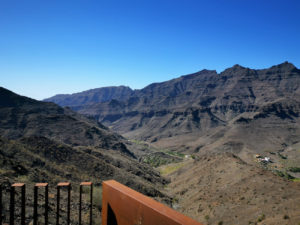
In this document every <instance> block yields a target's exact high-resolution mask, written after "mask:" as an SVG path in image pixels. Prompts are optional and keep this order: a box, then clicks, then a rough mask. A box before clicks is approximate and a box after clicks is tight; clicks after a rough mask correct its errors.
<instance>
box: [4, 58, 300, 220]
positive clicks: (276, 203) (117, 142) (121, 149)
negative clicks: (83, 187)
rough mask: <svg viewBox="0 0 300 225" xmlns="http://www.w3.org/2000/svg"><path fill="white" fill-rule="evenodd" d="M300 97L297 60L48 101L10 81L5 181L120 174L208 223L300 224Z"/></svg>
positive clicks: (6, 183) (97, 180) (76, 179)
mask: <svg viewBox="0 0 300 225" xmlns="http://www.w3.org/2000/svg"><path fill="white" fill-rule="evenodd" d="M299 99H300V70H299V69H298V68H296V67H295V66H294V65H293V64H291V63H288V62H284V63H282V64H279V65H275V66H272V67H270V68H266V69H250V68H245V67H243V66H240V65H234V66H233V67H231V68H228V69H226V70H224V71H223V72H221V73H217V72H216V71H214V70H202V71H199V72H196V73H193V74H189V75H184V76H181V77H178V78H175V79H172V80H169V81H165V82H161V83H153V84H150V85H148V86H146V87H145V88H143V89H140V90H132V89H130V88H129V87H125V86H119V87H105V88H96V89H92V90H87V91H84V92H81V93H75V94H71V95H66V94H64V95H61V94H60V95H57V96H54V97H51V98H48V99H45V100H44V102H41V101H36V100H33V99H29V98H26V97H23V96H19V95H17V94H15V93H13V92H11V91H9V90H7V89H5V88H1V89H0V119H1V120H0V143H1V145H0V157H1V158H0V162H1V164H2V167H1V178H0V181H1V183H2V184H4V186H5V187H6V191H7V192H8V187H9V184H11V183H12V182H17V181H18V182H20V181H24V182H42V181H48V182H50V184H52V185H54V184H55V183H57V182H59V181H62V180H63V181H71V182H73V183H75V184H76V183H78V182H80V181H83V180H90V181H93V182H94V183H95V185H96V187H98V188H100V183H101V181H103V180H107V179H115V180H117V181H119V182H121V183H123V184H125V185H127V186H129V187H131V188H133V189H135V190H137V191H139V192H142V193H144V194H145V195H148V196H150V197H153V198H155V199H157V200H159V201H161V202H163V203H165V204H167V205H169V206H172V207H173V208H174V209H176V210H178V211H179V212H182V213H183V214H185V215H187V216H189V217H192V218H194V219H196V220H198V221H200V222H201V223H203V224H218V225H223V224H237V225H239V224H241V225H242V224H272V225H276V224H278V225H282V224H292V225H298V224H299V223H300V215H299V209H300V204H299V202H300V182H299V180H300V118H299V115H300V101H299ZM99 191H100V189H99ZM77 194H78V193H77ZM75 195H76V193H75ZM30 198H32V196H30ZM53 204H54V203H53ZM52 206H53V207H54V205H52ZM74 207H76V206H74ZM94 207H98V208H99V210H98V214H99V212H100V210H101V207H99V206H97V205H95V206H94ZM53 213H54V212H53Z"/></svg>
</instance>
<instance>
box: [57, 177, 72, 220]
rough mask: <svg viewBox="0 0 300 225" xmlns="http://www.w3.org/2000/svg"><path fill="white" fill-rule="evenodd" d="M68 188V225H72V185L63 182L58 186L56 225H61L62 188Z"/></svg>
mask: <svg viewBox="0 0 300 225" xmlns="http://www.w3.org/2000/svg"><path fill="white" fill-rule="evenodd" d="M61 187H67V189H68V205H67V224H68V225H69V224H70V215H71V184H70V183H69V182H62V183H58V184H57V210H56V225H59V199H60V188H61Z"/></svg>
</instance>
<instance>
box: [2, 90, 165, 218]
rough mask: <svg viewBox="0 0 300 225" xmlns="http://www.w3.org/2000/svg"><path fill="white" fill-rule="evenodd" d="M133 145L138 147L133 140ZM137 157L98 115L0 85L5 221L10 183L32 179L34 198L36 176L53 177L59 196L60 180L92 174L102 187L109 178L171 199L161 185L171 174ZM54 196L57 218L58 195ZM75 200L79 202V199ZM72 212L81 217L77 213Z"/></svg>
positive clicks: (42, 179) (73, 180)
mask: <svg viewBox="0 0 300 225" xmlns="http://www.w3.org/2000/svg"><path fill="white" fill-rule="evenodd" d="M129 146H130V147H133V148H134V146H133V143H131V144H130V145H129ZM133 150H134V149H133ZM135 158H136V157H135V155H134V154H133V153H132V151H131V150H130V149H128V148H127V147H126V140H125V139H124V138H122V137H121V136H120V135H117V134H115V133H112V132H111V131H109V130H108V129H107V128H106V127H104V126H103V125H102V124H100V123H98V122H96V121H95V120H91V119H88V118H86V117H84V116H81V115H79V114H77V113H75V112H72V111H71V110H70V109H63V108H61V107H59V106H57V105H55V104H54V103H45V102H39V101H35V100H33V99H30V98H26V97H22V96H19V95H16V94H14V93H13V92H11V91H9V90H6V89H4V88H0V164H1V169H0V172H1V177H0V184H1V185H2V187H3V189H4V190H3V192H4V193H7V194H4V200H3V202H4V207H5V212H4V214H5V215H6V216H5V221H7V219H8V215H9V214H8V206H9V204H8V203H9V199H8V196H9V190H10V189H9V186H10V184H11V183H13V182H25V183H27V184H28V195H27V198H28V199H27V200H28V202H29V203H30V204H32V197H33V193H32V190H33V189H32V185H33V184H34V183H36V182H48V183H50V188H51V189H50V190H51V196H54V193H55V185H56V184H57V183H58V182H62V181H70V182H71V183H72V184H73V185H74V186H76V185H78V184H79V182H81V181H86V180H90V181H93V182H94V183H95V185H96V190H98V189H99V191H100V184H101V182H102V181H103V180H107V179H115V180H117V181H119V182H121V183H123V184H125V185H128V186H129V187H132V188H134V189H136V190H137V191H140V192H142V193H144V194H146V195H149V196H152V197H157V198H160V199H165V201H167V202H168V201H169V199H170V198H169V197H167V196H166V195H165V194H163V193H162V192H161V191H160V189H161V187H162V186H163V185H165V184H166V183H167V180H166V179H164V178H162V177H161V176H160V175H159V173H158V172H156V171H155V170H153V169H152V168H151V167H149V166H147V165H143V164H141V163H139V162H138V161H137V160H136V159H135ZM77 191H78V190H77V187H76V189H75V190H74V192H73V194H72V196H74V199H76V197H78V193H77ZM96 194H98V195H101V193H99V192H97V193H96ZM6 197H7V198H6ZM98 198H99V197H98ZM77 199H78V198H77ZM50 201H51V209H50V213H51V214H52V217H51V218H52V219H53V218H55V217H54V213H55V198H54V197H53V198H51V199H50ZM74 201H75V200H74ZM100 203H101V202H100V200H99V199H98V201H95V208H98V209H99V207H100ZM72 204H74V205H72V207H75V208H76V207H78V204H77V200H76V201H75V202H73V203H72ZM31 208H32V207H30V209H31ZM100 209H101V207H100ZM76 212H77V210H76ZM30 213H32V212H31V211H30V210H28V222H29V221H30V218H32V217H30ZM95 213H96V212H95ZM98 215H99V212H98ZM73 217H74V218H73V219H74V221H75V220H77V217H76V215H73ZM98 219H99V218H98Z"/></svg>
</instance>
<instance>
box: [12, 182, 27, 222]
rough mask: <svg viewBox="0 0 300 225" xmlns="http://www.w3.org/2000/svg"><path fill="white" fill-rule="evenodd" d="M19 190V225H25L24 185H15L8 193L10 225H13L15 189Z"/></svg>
mask: <svg viewBox="0 0 300 225" xmlns="http://www.w3.org/2000/svg"><path fill="white" fill-rule="evenodd" d="M16 187H20V188H21V225H25V184H24V183H15V184H13V185H12V186H11V191H10V225H14V223H15V191H16V190H15V189H16Z"/></svg>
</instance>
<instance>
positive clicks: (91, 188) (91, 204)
mask: <svg viewBox="0 0 300 225" xmlns="http://www.w3.org/2000/svg"><path fill="white" fill-rule="evenodd" d="M83 186H90V225H92V223H93V183H92V182H81V183H80V188H79V225H81V202H82V188H83Z"/></svg>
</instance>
